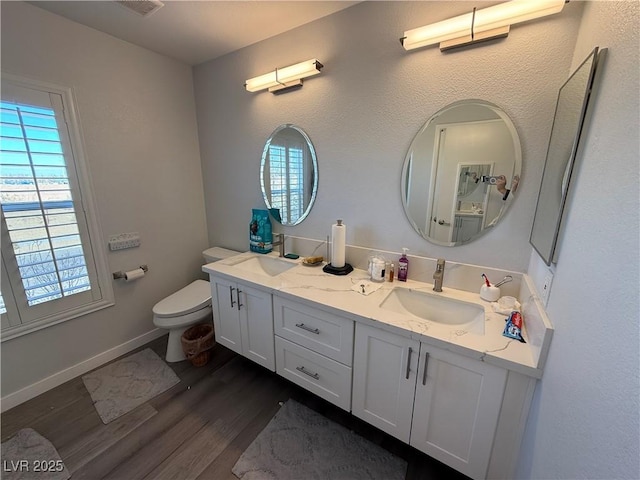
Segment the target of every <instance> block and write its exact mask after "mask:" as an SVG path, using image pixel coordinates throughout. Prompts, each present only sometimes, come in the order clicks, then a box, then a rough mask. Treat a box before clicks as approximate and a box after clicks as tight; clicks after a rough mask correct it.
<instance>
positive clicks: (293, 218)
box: [260, 124, 318, 225]
mask: <svg viewBox="0 0 640 480" xmlns="http://www.w3.org/2000/svg"><path fill="white" fill-rule="evenodd" d="M260 186H261V187H262V195H263V196H264V202H265V204H266V205H267V208H268V209H269V211H270V212H271V215H272V216H273V218H274V219H276V220H277V221H278V222H280V223H281V224H282V225H297V224H298V223H300V222H301V221H302V220H304V219H305V218H306V216H307V215H308V214H309V211H310V210H311V207H312V206H313V202H314V201H315V199H316V193H317V191H318V162H317V160H316V151H315V150H314V148H313V144H312V143H311V140H310V139H309V136H308V135H307V134H306V133H305V132H304V131H303V130H302V129H301V128H299V127H296V126H295V125H291V124H286V125H280V126H279V127H278V128H276V130H275V131H274V132H273V133H272V134H271V136H270V137H269V139H268V140H267V143H266V144H265V146H264V150H263V152H262V162H261V164H260Z"/></svg>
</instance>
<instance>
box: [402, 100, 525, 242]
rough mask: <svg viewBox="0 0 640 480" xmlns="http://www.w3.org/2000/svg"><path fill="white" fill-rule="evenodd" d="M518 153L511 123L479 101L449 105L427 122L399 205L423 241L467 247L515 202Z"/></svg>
mask: <svg viewBox="0 0 640 480" xmlns="http://www.w3.org/2000/svg"><path fill="white" fill-rule="evenodd" d="M521 167H522V152H521V149H520V140H519V139H518V134H517V132H516V129H515V127H514V126H513V123H512V122H511V120H510V119H509V117H507V115H506V114H505V113H504V112H503V111H502V110H501V109H500V108H498V107H497V106H495V105H493V104H491V103H488V102H485V101H482V100H463V101H460V102H456V103H453V104H451V105H449V106H447V107H445V108H443V109H442V110H440V111H439V112H438V113H436V114H435V115H434V116H433V117H431V118H430V119H429V121H428V122H427V123H426V124H425V125H424V127H422V128H421V129H420V131H419V132H418V134H417V135H416V136H415V138H414V139H413V142H411V147H410V148H409V152H408V153H407V156H406V158H405V161H404V166H403V168H402V185H401V193H402V204H403V206H404V210H405V212H406V214H407V217H408V218H409V221H410V222H411V225H413V228H414V229H415V230H416V232H418V234H420V236H422V237H423V238H425V239H427V240H429V241H430V242H433V243H435V244H438V245H445V246H455V245H462V244H465V243H468V242H470V241H472V240H474V239H476V238H478V237H479V236H481V235H482V234H483V233H485V232H486V231H487V230H489V229H491V228H492V227H493V226H495V225H496V224H497V223H498V222H499V221H500V219H501V218H502V216H503V215H504V213H505V211H506V210H507V208H508V207H509V205H510V204H511V202H512V201H513V199H514V193H515V191H516V189H517V188H518V183H519V181H520V172H521Z"/></svg>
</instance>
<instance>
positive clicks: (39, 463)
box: [2, 428, 71, 480]
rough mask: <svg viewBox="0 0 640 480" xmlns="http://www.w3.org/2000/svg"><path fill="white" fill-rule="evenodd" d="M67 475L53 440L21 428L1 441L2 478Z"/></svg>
mask: <svg viewBox="0 0 640 480" xmlns="http://www.w3.org/2000/svg"><path fill="white" fill-rule="evenodd" d="M70 476H71V475H70V474H69V471H68V470H67V467H65V465H64V463H62V460H61V459H60V455H58V451H57V450H56V449H55V447H54V446H53V444H52V443H51V442H50V441H49V440H47V439H46V438H44V437H43V436H42V435H40V434H39V433H38V432H36V431H35V430H33V429H32V428H23V429H22V430H20V431H19V432H18V433H16V434H15V435H14V436H13V437H11V438H10V439H9V440H7V441H6V442H4V443H3V444H2V479H3V480H32V479H39V478H42V479H46V480H67V478H69V477H70Z"/></svg>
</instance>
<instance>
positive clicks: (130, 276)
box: [124, 268, 144, 282]
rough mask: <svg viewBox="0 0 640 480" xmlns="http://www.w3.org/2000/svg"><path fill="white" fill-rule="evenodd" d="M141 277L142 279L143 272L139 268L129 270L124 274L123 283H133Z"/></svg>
mask: <svg viewBox="0 0 640 480" xmlns="http://www.w3.org/2000/svg"><path fill="white" fill-rule="evenodd" d="M142 277H144V270H143V269H141V268H136V269H135V270H129V271H128V272H124V281H125V282H133V281H135V280H137V279H139V278H142Z"/></svg>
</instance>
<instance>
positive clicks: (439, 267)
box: [433, 258, 445, 292]
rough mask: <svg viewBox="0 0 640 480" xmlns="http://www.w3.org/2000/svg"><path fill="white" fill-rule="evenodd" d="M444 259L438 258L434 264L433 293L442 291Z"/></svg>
mask: <svg viewBox="0 0 640 480" xmlns="http://www.w3.org/2000/svg"><path fill="white" fill-rule="evenodd" d="M444 264H445V261H444V258H439V259H438V263H437V264H436V271H435V272H433V291H434V292H441V291H442V281H443V280H444Z"/></svg>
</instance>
